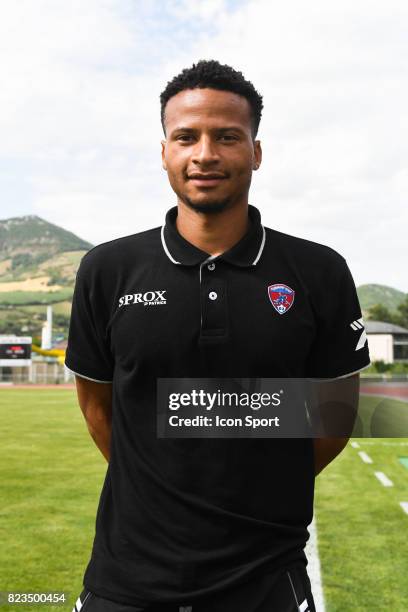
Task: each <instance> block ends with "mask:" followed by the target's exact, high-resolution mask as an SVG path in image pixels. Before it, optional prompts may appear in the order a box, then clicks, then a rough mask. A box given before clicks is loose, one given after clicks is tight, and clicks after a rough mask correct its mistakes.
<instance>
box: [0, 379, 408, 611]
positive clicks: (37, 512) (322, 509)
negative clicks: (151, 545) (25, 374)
mask: <svg viewBox="0 0 408 612" xmlns="http://www.w3.org/2000/svg"><path fill="white" fill-rule="evenodd" d="M362 401H363V408H364V409H365V410H368V412H370V406H372V405H373V398H363V400H362ZM397 407H398V409H400V408H401V406H397ZM403 407H405V408H406V410H407V411H408V405H407V404H404V405H403ZM0 419H1V433H2V436H1V446H0V499H1V505H0V538H1V547H0V591H1V592H5V591H14V592H31V593H41V592H50V591H52V592H61V591H63V592H65V593H66V595H67V601H66V603H65V604H63V605H58V606H53V605H47V606H44V605H31V606H30V605H24V606H10V605H7V604H3V605H0V611H1V612H3V610H4V611H5V612H6V611H10V612H12V611H16V610H24V612H34V611H39V610H49V611H50V612H51V611H54V610H55V611H56V612H57V611H59V612H62V611H65V610H66V611H71V610H72V607H73V605H74V603H75V601H76V599H77V597H78V595H79V593H80V592H81V590H82V578H83V573H84V570H85V567H86V564H87V563H88V560H89V555H90V551H91V546H92V541H93V536H94V524H95V516H96V510H97V504H98V501H99V494H100V490H101V487H102V483H103V479H104V476H105V472H106V468H107V463H106V461H105V459H104V458H103V456H102V454H101V453H100V451H99V450H98V449H97V447H96V446H95V444H94V442H93V441H92V439H91V437H90V435H89V433H88V431H87V428H86V424H85V421H84V418H83V416H82V413H81V411H80V409H79V407H78V404H77V399H76V394H75V390H74V389H73V390H70V389H33V390H31V389H6V388H4V389H1V390H0ZM355 441H357V442H358V443H359V444H360V446H361V448H359V449H355V448H352V447H351V446H350V444H349V445H348V446H347V448H346V449H345V450H344V451H343V453H342V454H341V455H340V456H339V457H338V458H337V459H336V460H335V461H334V462H333V463H332V464H331V465H329V466H328V467H327V468H326V469H325V470H324V471H323V472H322V473H321V474H320V475H319V476H318V477H317V480H316V492H315V515H316V521H317V529H318V542H319V552H320V563H321V569H322V577H323V591H324V596H325V600H326V612H348V611H350V612H351V611H352V612H363V611H364V612H365V611H367V610H377V611H387V612H389V611H390V612H402V611H403V610H406V609H407V602H408V580H407V578H406V577H407V575H408V544H407V540H408V537H407V536H408V515H407V514H405V513H404V512H403V510H402V508H401V506H400V505H399V502H400V501H408V470H407V469H406V468H405V467H404V465H403V464H402V463H401V462H400V461H399V457H403V456H408V439H407V438H403V439H401V438H376V439H373V438H371V439H370V438H361V439H357V438H356V439H355ZM360 450H364V451H365V452H366V453H368V454H369V456H370V457H371V458H372V460H373V464H366V463H363V462H362V461H361V459H360V457H359V456H358V452H359V451H360ZM374 471H382V472H384V473H385V474H386V475H387V476H388V477H389V478H390V479H391V480H392V481H393V483H394V486H393V487H388V488H386V487H383V486H382V485H381V484H380V483H379V482H378V480H377V479H376V477H375V476H374Z"/></svg>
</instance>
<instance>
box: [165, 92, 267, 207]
mask: <svg viewBox="0 0 408 612" xmlns="http://www.w3.org/2000/svg"><path fill="white" fill-rule="evenodd" d="M165 127H166V138H167V140H162V141H161V143H162V163H163V168H164V169H165V170H167V174H168V177H169V181H170V185H171V186H172V188H173V190H174V192H175V193H176V194H177V196H178V200H179V201H182V202H184V203H185V204H186V205H187V206H189V207H190V208H192V209H194V210H196V211H199V212H206V213H215V212H220V211H222V210H225V209H226V208H230V207H232V206H235V205H237V204H239V203H241V202H245V203H247V198H248V192H249V187H250V185H251V179H252V171H253V169H254V167H255V165H258V166H259V164H260V163H261V158H262V151H261V146H260V141H259V140H256V141H253V140H252V135H251V121H250V106H249V103H248V101H247V100H246V98H244V97H243V96H240V95H238V94H235V93H232V92H228V91H218V90H216V89H210V88H205V89H186V90H184V91H181V92H179V93H178V94H176V95H175V96H173V97H172V98H170V100H169V101H168V103H167V105H166V109H165ZM203 174H210V175H211V174H217V175H221V177H222V178H219V179H218V180H217V179H216V180H214V179H213V180H210V179H202V180H199V178H194V176H197V177H198V175H203Z"/></svg>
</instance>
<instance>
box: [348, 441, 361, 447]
mask: <svg viewBox="0 0 408 612" xmlns="http://www.w3.org/2000/svg"><path fill="white" fill-rule="evenodd" d="M350 445H351V446H352V447H353V448H360V445H359V443H358V442H350Z"/></svg>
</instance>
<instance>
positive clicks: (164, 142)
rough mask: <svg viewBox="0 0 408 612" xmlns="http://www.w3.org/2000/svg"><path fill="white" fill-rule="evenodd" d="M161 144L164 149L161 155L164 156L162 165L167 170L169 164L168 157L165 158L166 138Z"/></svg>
mask: <svg viewBox="0 0 408 612" xmlns="http://www.w3.org/2000/svg"><path fill="white" fill-rule="evenodd" d="M161 145H162V150H161V156H162V167H163V169H164V170H167V165H166V158H165V152H166V140H162V141H161Z"/></svg>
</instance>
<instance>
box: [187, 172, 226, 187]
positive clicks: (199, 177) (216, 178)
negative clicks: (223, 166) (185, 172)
mask: <svg viewBox="0 0 408 612" xmlns="http://www.w3.org/2000/svg"><path fill="white" fill-rule="evenodd" d="M225 178H226V177H225V175H223V174H216V173H208V174H198V173H194V174H191V175H190V176H189V180H190V181H192V182H193V183H194V185H195V186H196V187H215V186H216V185H218V184H219V183H221V181H223V180H224V179H225Z"/></svg>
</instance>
